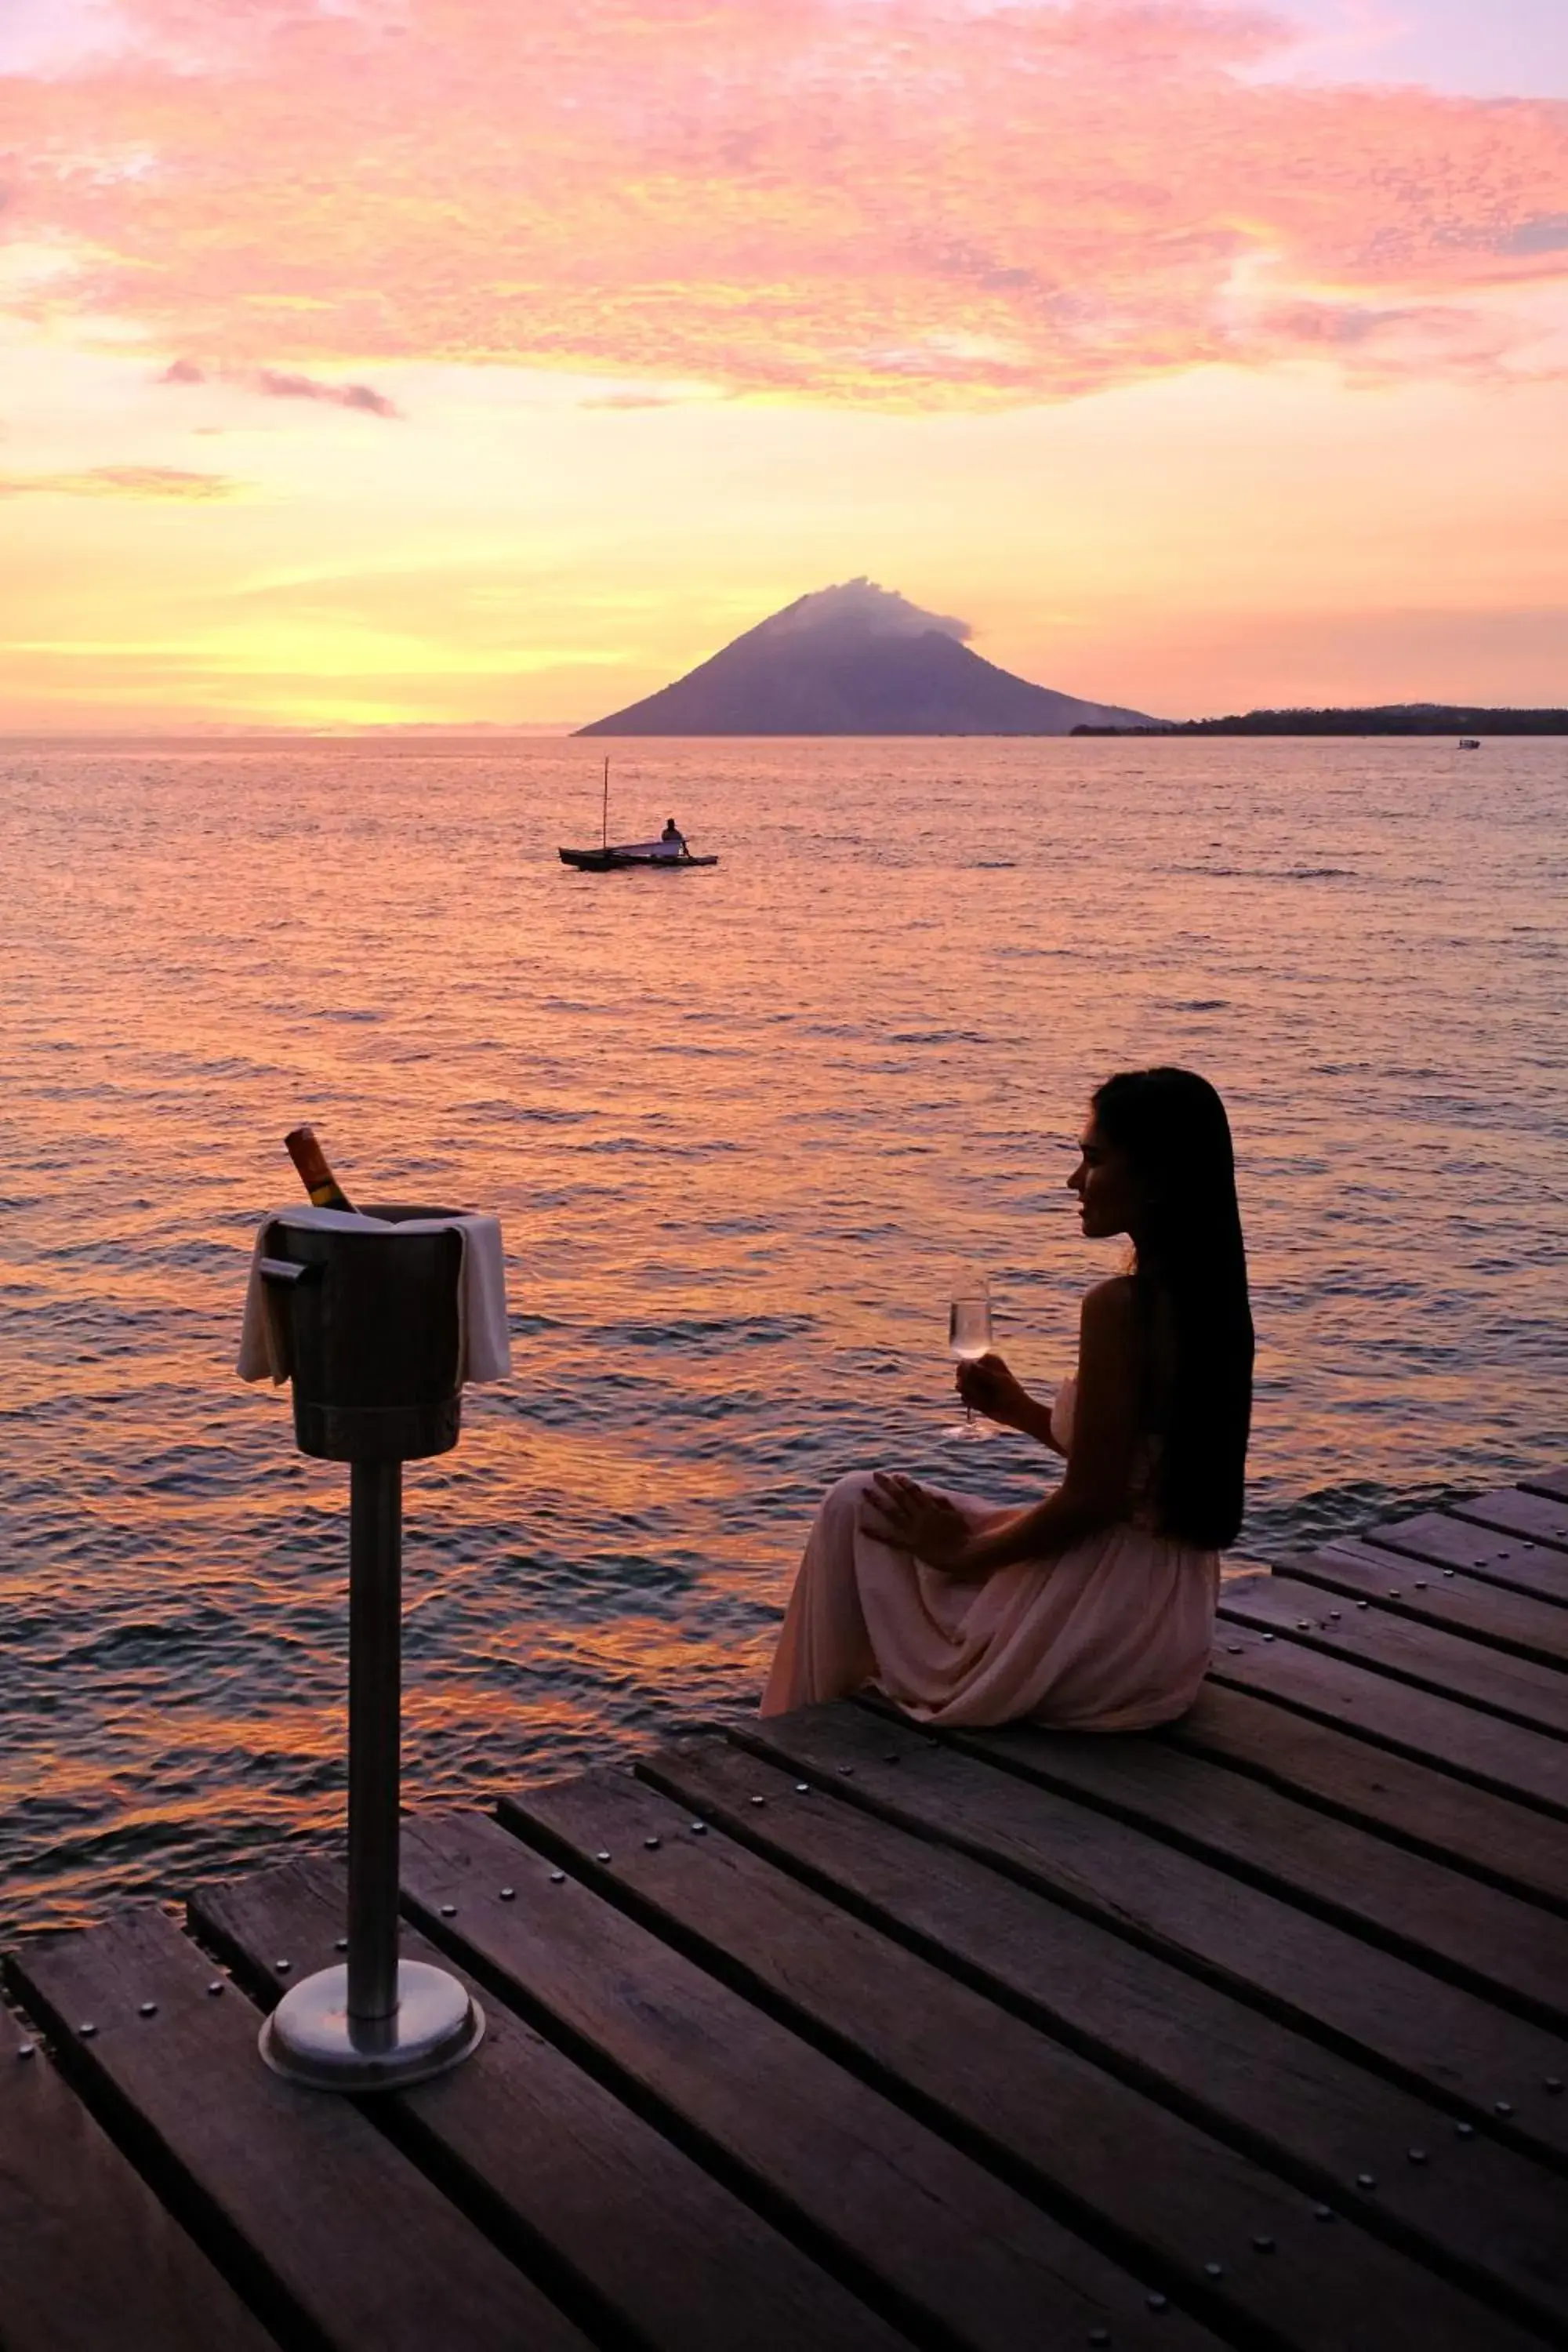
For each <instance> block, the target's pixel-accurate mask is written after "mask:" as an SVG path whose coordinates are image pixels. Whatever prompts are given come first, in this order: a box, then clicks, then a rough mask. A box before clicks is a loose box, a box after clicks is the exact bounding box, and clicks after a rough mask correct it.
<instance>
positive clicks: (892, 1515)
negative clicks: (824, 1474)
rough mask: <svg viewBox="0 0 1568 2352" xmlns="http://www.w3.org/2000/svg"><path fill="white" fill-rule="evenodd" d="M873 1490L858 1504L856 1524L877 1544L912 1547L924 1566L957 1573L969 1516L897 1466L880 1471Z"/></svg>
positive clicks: (964, 1552) (963, 1556) (967, 1540)
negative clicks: (893, 1468) (859, 1511)
mask: <svg viewBox="0 0 1568 2352" xmlns="http://www.w3.org/2000/svg"><path fill="white" fill-rule="evenodd" d="M871 1484H872V1486H873V1488H874V1489H875V1491H874V1492H873V1493H872V1494H869V1495H868V1496H867V1497H866V1499H865V1502H864V1503H863V1504H862V1506H861V1513H860V1524H861V1526H862V1527H863V1528H865V1530H866V1533H867V1534H868V1536H875V1537H876V1538H877V1539H878V1540H879V1542H880V1543H889V1544H892V1545H893V1546H895V1548H896V1549H898V1550H900V1551H912V1552H913V1554H914V1556H915V1558H916V1559H923V1560H924V1561H925V1563H926V1565H927V1567H928V1568H935V1569H940V1570H942V1572H943V1573H944V1574H945V1575H948V1576H953V1575H958V1574H961V1573H962V1571H963V1566H964V1563H965V1560H966V1558H967V1555H968V1551H969V1543H970V1535H971V1529H970V1525H969V1522H968V1520H967V1519H966V1518H965V1517H964V1516H963V1512H962V1511H961V1510H959V1509H958V1508H957V1507H956V1505H954V1504H952V1503H950V1502H949V1501H948V1500H947V1498H946V1496H942V1495H933V1494H931V1492H930V1491H929V1489H927V1488H926V1487H924V1486H921V1485H920V1484H919V1483H918V1481H917V1480H915V1479H913V1478H906V1477H905V1476H904V1475H902V1473H901V1472H900V1471H897V1470H879V1471H878V1472H877V1474H876V1475H875V1477H874V1478H873V1479H872V1481H871Z"/></svg>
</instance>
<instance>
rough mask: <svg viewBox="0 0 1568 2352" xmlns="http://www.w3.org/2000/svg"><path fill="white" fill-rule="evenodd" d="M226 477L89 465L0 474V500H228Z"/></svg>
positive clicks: (231, 487) (233, 491)
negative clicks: (70, 470) (60, 470)
mask: <svg viewBox="0 0 1568 2352" xmlns="http://www.w3.org/2000/svg"><path fill="white" fill-rule="evenodd" d="M238 490H239V485H238V483H237V482H234V481H231V480H230V478H228V476H227V475H226V474H192V473H186V472H185V471H184V468H183V467H178V466H89V467H86V468H85V469H84V470H83V471H82V472H80V473H75V474H71V473H54V474H0V499H18V498H25V497H27V496H29V495H31V496H35V497H43V498H56V499H61V498H64V499H232V498H235V497H237V495H238Z"/></svg>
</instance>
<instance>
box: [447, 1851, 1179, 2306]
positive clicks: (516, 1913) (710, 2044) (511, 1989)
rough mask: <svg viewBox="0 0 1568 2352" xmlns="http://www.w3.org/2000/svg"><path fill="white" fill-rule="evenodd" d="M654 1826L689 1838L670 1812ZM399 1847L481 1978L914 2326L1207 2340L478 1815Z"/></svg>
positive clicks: (1013, 2193) (806, 2045) (1119, 2271)
mask: <svg viewBox="0 0 1568 2352" xmlns="http://www.w3.org/2000/svg"><path fill="white" fill-rule="evenodd" d="M669 1833H670V1834H671V1835H674V1836H678V1837H679V1836H684V1837H687V1838H691V1837H692V1836H693V1832H692V1831H691V1829H690V1826H689V1822H685V1821H681V1822H676V1823H675V1824H674V1826H673V1828H672V1830H671V1831H670V1832H669ZM704 1834H706V1832H704ZM404 1858H405V1885H406V1887H407V1890H408V1899H409V1901H410V1902H411V1903H412V1904H413V1905H414V1906H415V1907H416V1910H417V1911H418V1912H419V1914H420V1915H421V1916H423V1917H425V1918H426V1919H428V1920H429V1922H430V1923H431V1925H432V1926H433V1927H437V1928H438V1929H439V1932H440V1934H441V1936H442V1937H443V1938H444V1939H445V1940H447V1941H448V1942H450V1943H451V1945H452V1947H453V1948H454V1949H455V1950H456V1951H457V1952H458V1953H459V1954H460V1955H463V1956H465V1957H467V1958H470V1959H471V1960H472V1961H473V1963H474V1964H475V1966H476V1967H479V1968H480V1969H482V1970H483V1972H484V1975H485V1978H486V1980H487V1981H488V1982H489V1984H490V1985H491V1986H492V1987H493V1988H495V1989H496V1990H497V1991H499V1992H500V1993H502V1994H504V1995H505V1997H506V1998H507V1999H508V2000H511V2001H515V2002H517V2003H518V2004H520V2005H521V2006H522V2007H523V2008H525V2009H526V2010H527V2011H529V2013H530V2014H531V2015H535V2016H542V2017H544V2018H546V2019H547V2020H548V2021H549V2025H550V2030H551V2031H552V2032H554V2033H557V2034H559V2035H561V2036H562V2038H563V2040H566V2041H567V2042H569V2043H570V2045H571V2046H572V2047H573V2048H574V2049H575V2050H576V2051H577V2052H578V2053H580V2054H581V2055H582V2056H583V2059H584V2063H590V2064H593V2065H594V2066H595V2067H596V2068H597V2069H599V2070H600V2072H601V2073H603V2074H605V2079H606V2080H609V2081H611V2082H613V2083H614V2084H616V2086H617V2087H619V2088H620V2089H621V2090H622V2091H623V2094H624V2095H625V2096H626V2097H627V2098H628V2099H635V2100H636V2101H637V2103H638V2105H640V2106H641V2107H643V2108H644V2110H645V2111H647V2112H649V2113H651V2114H653V2115H654V2116H656V2117H657V2118H658V2120H659V2121H660V2123H661V2126H662V2127H664V2128H666V2129H668V2130H669V2131H671V2132H672V2133H674V2134H677V2135H679V2136H680V2137H682V2138H683V2139H684V2140H686V2141H688V2142H689V2143H690V2144H691V2145H692V2146H694V2147H697V2148H698V2150H699V2152H700V2154H701V2156H702V2158H703V2161H704V2162H706V2163H708V2164H709V2165H710V2166H711V2167H712V2168H715V2169H721V2170H722V2171H723V2172H724V2174H725V2175H726V2177H728V2178H731V2179H739V2180H742V2181H743V2182H744V2183H745V2184H746V2186H747V2191H748V2193H749V2194H750V2195H751V2196H752V2200H754V2201H755V2202H756V2203H757V2204H758V2205H759V2206H760V2207H761V2208H762V2209H763V2210H767V2211H769V2212H770V2213H772V2214H773V2215H774V2216H776V2217H778V2218H779V2219H780V2221H781V2226H788V2227H790V2228H791V2229H792V2230H794V2231H796V2232H797V2233H798V2234H801V2235H802V2236H803V2238H804V2239H805V2241H806V2242H813V2243H815V2244H816V2245H818V2246H819V2247H821V2248H822V2249H823V2250H824V2251H825V2252H826V2254H827V2255H828V2256H829V2257H831V2258H833V2259H835V2260H837V2263H839V2265H840V2266H841V2267H847V2270H848V2271H849V2272H850V2273H855V2274H861V2275H863V2276H864V2277H865V2278H866V2280H867V2281H868V2287H867V2294H868V2300H880V2301H881V2302H883V2303H886V2304H889V2305H890V2306H903V2307H906V2308H907V2309H908V2310H909V2313H910V2334H911V2335H912V2336H915V2337H916V2339H917V2340H918V2341H921V2342H922V2343H923V2342H927V2341H929V2340H931V2336H932V2334H933V2331H934V2333H935V2336H936V2340H937V2341H939V2342H940V2343H941V2344H942V2345H944V2346H949V2347H960V2346H963V2347H976V2352H1015V2347H1020V2346H1030V2347H1033V2346H1035V2345H1039V2346H1041V2347H1045V2346H1052V2347H1055V2346H1058V2345H1060V2346H1067V2345H1073V2346H1077V2345H1081V2344H1083V2343H1084V2342H1086V2341H1089V2340H1091V2339H1092V2333H1093V2331H1094V2330H1095V2329H1097V2328H1105V2329H1109V2330H1110V2333H1111V2335H1112V2337H1113V2339H1114V2341H1115V2342H1116V2343H1117V2344H1118V2345H1125V2346H1128V2347H1146V2352H1157V2347H1161V2346H1163V2345H1165V2344H1167V2342H1173V2343H1174V2344H1176V2345H1177V2346H1178V2347H1179V2348H1180V2352H1200V2347H1205V2346H1209V2345H1212V2343H1213V2341H1214V2339H1213V2338H1212V2337H1211V2336H1210V2335H1209V2334H1208V2332H1207V2330H1206V2329H1204V2328H1201V2327H1199V2326H1196V2324H1195V2323H1194V2322H1193V2321H1191V2320H1189V2319H1186V2318H1178V2317H1177V2316H1176V2315H1175V2314H1174V2313H1173V2312H1168V2313H1166V2314H1165V2315H1163V2318H1160V2319H1158V2320H1157V2319H1155V2318H1154V2317H1153V2316H1152V2315H1150V2313H1149V2312H1148V2311H1147V2310H1146V2308H1145V2306H1144V2294H1145V2291H1146V2289H1145V2286H1144V2285H1143V2284H1140V2283H1139V2281H1138V2280H1137V2279H1136V2278H1135V2277H1134V2276H1133V2275H1132V2274H1131V2273H1130V2272H1129V2271H1127V2270H1126V2269H1125V2268H1123V2267H1122V2266H1121V2265H1120V2264H1118V2263H1113V2262H1111V2261H1110V2260H1109V2259H1108V2258H1107V2257H1106V2256H1105V2255H1104V2254H1103V2253H1101V2252H1099V2251H1098V2250H1097V2249H1096V2248H1094V2247H1092V2246H1090V2245H1089V2244H1088V2243H1086V2242H1085V2241H1084V2240H1083V2239H1081V2238H1079V2237H1077V2236H1074V2235H1073V2234H1071V2233H1070V2232H1069V2231H1067V2230H1065V2229H1064V2228H1063V2227H1062V2226H1061V2224H1060V2223H1059V2222H1058V2221H1055V2220H1053V2219H1052V2217H1051V2216H1050V2215H1049V2214H1047V2213H1044V2212H1042V2211H1041V2210H1039V2208H1038V2207H1037V2206H1036V2205H1034V2204H1031V2203H1030V2201H1029V2200H1027V2199H1026V2198H1025V2197H1023V2196H1021V2195H1020V2194H1019V2193H1018V2191H1017V2190H1016V2189H1013V2188H1010V2187H1008V2186H1007V2184H1006V2183H1005V2182H1004V2181H1001V2180H998V2179H996V2178H995V2177H994V2175H993V2174H991V2173H989V2172H987V2171H985V2170H984V2168H982V2167H981V2166H980V2165H978V2164H977V2163H975V2162H974V2160H973V2158H971V2157H968V2156H966V2155H964V2154H963V2153H962V2152H961V2151H960V2150H959V2149H957V2148H955V2147H951V2146H949V2144H948V2143H947V2141H946V2140H944V2139H942V2138H941V2137H938V2135H937V2134H936V2133H934V2132H932V2131H931V2130H929V2129H927V2128H926V2126H924V2125H922V2124H921V2123H918V2122H916V2121H915V2120H914V2119H913V2118H912V2117H911V2116H908V2115H906V2114H904V2113H903V2111H902V2110H901V2109H900V2108H899V2107H897V2106H895V2105H893V2104H892V2103H891V2101H889V2100H888V2099H887V2098H885V2097H883V2096H882V2095H881V2094H880V2093H879V2092H878V2091H876V2090H874V2089H872V2088H870V2087H869V2086H868V2084H865V2083H862V2082H861V2081H859V2080H858V2078H857V2077H856V2076H855V2075H853V2074H847V2073H846V2071H845V2070H844V2068H843V2067H841V2066H838V2065H837V2064H835V2063H834V2062H833V2061H832V2060H831V2059H830V2058H827V2057H826V2056H824V2055H823V2053H821V2052H820V2051H818V2050H816V2048H814V2047H813V2045H812V2044H811V2043H810V2042H804V2041H802V2040H801V2039H800V2038H799V2036H798V2035H796V2034H795V2033H793V2032H790V2031H789V2030H788V2029H787V2028H786V2027H784V2025H781V2024H780V2023H778V2022H777V2021H775V2020H774V2019H773V2017H771V2016H769V2015H768V2014H767V2013H766V2012H765V2011H762V2010H760V2009H758V2008H756V2007H755V2006H753V2004H752V2002H751V2001H750V2000H746V1999H744V1998H743V1996H742V1994H741V1993H739V1992H737V1991H734V1990H731V1988H730V1987H729V1986H728V1985H725V1984H722V1983H721V1982H720V1981H719V1980H718V1979H716V1978H715V1977H713V1976H711V1975H710V1974H709V1973H708V1972H707V1971H706V1970H704V1969H701V1968H700V1967H698V1966H697V1965H696V1964H695V1963H694V1962H693V1961H692V1960H690V1959H689V1958H686V1957H685V1956H684V1955H683V1954H682V1953H680V1952H679V1951H675V1950H672V1949H671V1948H670V1947H669V1946H668V1945H667V1944H666V1943H664V1942H663V1941H662V1940H661V1939H660V1938H659V1937H658V1936H657V1935H656V1934H654V1933H653V1932H652V1931H651V1930H650V1929H649V1928H647V1927H644V1926H641V1925H640V1924H639V1923H638V1922H637V1921H636V1920H635V1919H631V1918H628V1917H626V1916H625V1915H624V1914H623V1913H622V1912H620V1911H617V1910H616V1908H615V1907H614V1906H612V1905H611V1904H609V1903H607V1902H605V1900H604V1899H603V1898H602V1897H601V1896H600V1895H596V1894H595V1893H594V1892H593V1891H592V1890H591V1889H590V1888H589V1887H587V1886H584V1885H580V1884H579V1883H578V1882H577V1881H576V1880H575V1879H574V1878H570V1877H567V1876H566V1875H565V1874H562V1873H559V1872H556V1873H553V1874H552V1868H551V1865H550V1864H547V1863H545V1862H543V1861H542V1859H541V1857H540V1856H539V1855H538V1854H537V1853H534V1852H532V1851H531V1849H530V1848H528V1847H526V1846H524V1845H521V1844H520V1843H519V1842H518V1841H517V1840H516V1839H515V1838H513V1837H511V1836H509V1835H508V1833H507V1832H506V1831H504V1830H503V1829H501V1828H500V1826H499V1824H497V1823H496V1822H489V1821H485V1820H482V1819H480V1818H479V1817H478V1816H475V1815H455V1816H451V1817H448V1818H446V1819H432V1818H430V1817H427V1816H416V1817H415V1818H413V1819H411V1820H410V1821H408V1822H406V1823H405V1842H404ZM502 1885H511V1886H512V1887H513V1888H514V1898H515V1899H513V1900H511V1901H502V1900H501V1899H500V1887H501V1886H502ZM447 1905H450V1906H453V1908H452V1914H451V1916H449V1917H447V1916H443V1910H444V1906H447ZM735 2340H736V2341H737V2342H743V2341H745V2340H746V2339H745V2338H744V2337H743V2336H742V2337H737V2338H736V2339H735Z"/></svg>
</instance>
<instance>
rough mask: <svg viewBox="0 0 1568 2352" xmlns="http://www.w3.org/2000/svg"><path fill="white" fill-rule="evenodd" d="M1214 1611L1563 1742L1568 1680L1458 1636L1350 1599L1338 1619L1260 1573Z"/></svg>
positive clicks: (1228, 1592) (1306, 1592) (1302, 1587)
mask: <svg viewBox="0 0 1568 2352" xmlns="http://www.w3.org/2000/svg"><path fill="white" fill-rule="evenodd" d="M1219 1612H1220V1615H1221V1617H1222V1618H1223V1619H1224V1620H1225V1621H1226V1622H1227V1623H1229V1624H1239V1625H1251V1626H1253V1627H1255V1628H1256V1629H1257V1630H1258V1631H1259V1632H1263V1633H1276V1634H1282V1635H1283V1636H1284V1637H1285V1639H1286V1640H1287V1641H1290V1642H1297V1643H1301V1644H1302V1645H1304V1646H1305V1647H1306V1648H1308V1649H1316V1650H1324V1651H1327V1653H1328V1654H1329V1655H1330V1656H1331V1657H1339V1658H1348V1659H1350V1660H1351V1661H1352V1664H1356V1665H1364V1666H1370V1667H1372V1668H1373V1670H1374V1671H1375V1672H1376V1673H1378V1674H1383V1675H1393V1676H1394V1677H1395V1678H1396V1679H1397V1680H1398V1681H1400V1682H1407V1683H1412V1684H1414V1685H1415V1687H1416V1688H1417V1689H1418V1690H1429V1691H1436V1692H1438V1693H1440V1694H1441V1696H1444V1697H1446V1698H1457V1699H1462V1700H1463V1701H1464V1702H1465V1704H1466V1705H1467V1706H1472V1707H1481V1708H1484V1709H1485V1710H1486V1711H1487V1712H1488V1713H1489V1714H1490V1715H1495V1716H1500V1717H1501V1718H1502V1719H1503V1720H1504V1721H1505V1722H1508V1723H1515V1724H1521V1725H1522V1726H1523V1727H1525V1728H1526V1729H1528V1730H1532V1731H1543V1732H1546V1733H1548V1734H1549V1735H1551V1736H1552V1738H1557V1739H1568V1681H1565V1680H1564V1679H1563V1676H1562V1675H1559V1674H1554V1673H1553V1672H1552V1669H1551V1668H1550V1667H1548V1666H1537V1665H1532V1664H1531V1663H1530V1662H1529V1660H1528V1659H1525V1658H1513V1657H1509V1656H1507V1655H1506V1654H1504V1653H1503V1652H1501V1651H1500V1650H1483V1649H1482V1648H1481V1647H1480V1645H1479V1643H1475V1642H1467V1641H1464V1640H1463V1639H1461V1638H1460V1636H1459V1635H1458V1634H1455V1633H1437V1632H1436V1631H1434V1629H1433V1628H1431V1627H1430V1626H1426V1625H1413V1624H1409V1623H1406V1622H1404V1621H1403V1620H1401V1619H1399V1618H1395V1617H1391V1616H1390V1615H1389V1613H1388V1612H1387V1611H1386V1610H1383V1609H1372V1608H1370V1607H1369V1608H1365V1609H1363V1608H1359V1607H1358V1606H1357V1605H1356V1604H1355V1603H1354V1602H1353V1601H1352V1604H1351V1606H1350V1608H1349V1609H1347V1610H1346V1611H1344V1612H1343V1613H1342V1616H1341V1617H1340V1619H1339V1620H1338V1621H1337V1622H1336V1621H1335V1620H1334V1619H1333V1618H1331V1616H1330V1614H1329V1607H1328V1604H1327V1602H1326V1601H1324V1599H1323V1596H1322V1594H1321V1592H1315V1591H1313V1590H1312V1588H1311V1586H1310V1585H1307V1584H1298V1583H1297V1582H1296V1580H1295V1579H1294V1578H1293V1577H1289V1576H1264V1577H1259V1578H1258V1579H1257V1580H1255V1581H1254V1582H1252V1583H1250V1584H1245V1585H1227V1586H1226V1588H1225V1590H1224V1591H1223V1592H1222V1594H1221V1596H1220V1604H1219ZM1558 1787H1559V1789H1560V1790H1562V1791H1563V1793H1564V1794H1568V1756H1563V1757H1561V1758H1560V1759H1559V1779H1558Z"/></svg>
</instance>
